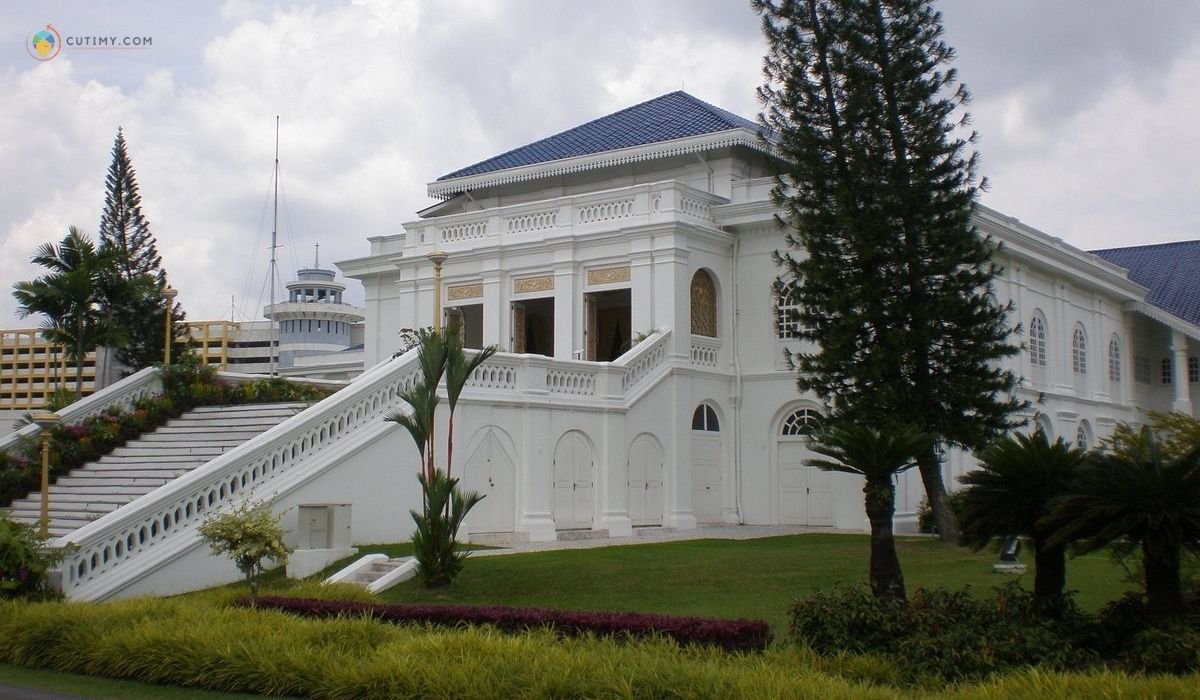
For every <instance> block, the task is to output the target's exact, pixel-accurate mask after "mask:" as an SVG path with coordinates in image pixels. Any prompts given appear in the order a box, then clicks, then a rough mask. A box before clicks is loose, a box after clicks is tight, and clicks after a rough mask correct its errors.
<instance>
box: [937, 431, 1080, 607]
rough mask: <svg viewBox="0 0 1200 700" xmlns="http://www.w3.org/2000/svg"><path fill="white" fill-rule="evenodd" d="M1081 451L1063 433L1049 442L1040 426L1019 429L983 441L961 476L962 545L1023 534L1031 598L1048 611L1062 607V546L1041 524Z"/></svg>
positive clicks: (979, 546)
mask: <svg viewBox="0 0 1200 700" xmlns="http://www.w3.org/2000/svg"><path fill="white" fill-rule="evenodd" d="M1084 456H1085V453H1084V451H1083V450H1080V449H1078V448H1075V447H1072V446H1070V445H1068V444H1066V443H1065V442H1063V440H1062V438H1058V439H1057V440H1055V441H1054V443H1051V442H1050V439H1049V438H1048V437H1046V434H1045V433H1044V432H1042V431H1041V430H1037V431H1036V432H1034V433H1033V434H1032V435H1025V434H1021V433H1018V434H1016V435H1014V436H1012V437H1004V438H1001V439H999V440H997V441H996V442H994V443H992V444H991V445H989V446H988V448H987V449H986V450H984V451H983V452H982V453H981V454H980V455H979V469H977V470H975V471H971V472H968V473H967V474H965V475H963V476H962V477H960V479H959V480H960V481H962V483H963V484H965V485H966V488H965V489H963V490H962V491H961V492H960V493H961V495H959V501H958V503H959V505H958V516H959V523H960V525H961V526H962V539H961V542H962V544H964V545H967V546H970V547H974V548H975V550H976V551H978V550H980V549H983V548H984V547H986V546H987V545H988V544H990V543H991V542H992V541H993V540H994V539H996V538H998V537H1006V536H1009V535H1022V536H1024V537H1028V538H1030V540H1031V542H1032V544H1033V550H1034V560H1035V561H1034V564H1035V566H1036V580H1035V582H1034V597H1035V598H1036V599H1037V601H1038V605H1039V607H1040V608H1041V610H1042V611H1043V612H1044V613H1045V614H1046V615H1049V616H1054V615H1057V614H1058V613H1059V612H1060V611H1061V610H1062V605H1063V602H1064V598H1063V592H1064V589H1065V587H1066V567H1067V562H1066V556H1067V552H1066V545H1065V544H1063V543H1054V544H1052V543H1051V541H1050V540H1051V535H1052V534H1053V532H1052V531H1051V530H1049V529H1048V528H1047V526H1046V524H1047V521H1046V516H1047V515H1048V514H1049V512H1050V503H1051V502H1052V501H1053V500H1054V499H1055V498H1058V497H1060V496H1063V495H1065V494H1067V493H1068V492H1069V491H1070V489H1071V485H1072V483H1073V482H1074V480H1075V478H1076V477H1077V475H1078V473H1079V469H1080V467H1081V465H1082V464H1083V461H1084Z"/></svg>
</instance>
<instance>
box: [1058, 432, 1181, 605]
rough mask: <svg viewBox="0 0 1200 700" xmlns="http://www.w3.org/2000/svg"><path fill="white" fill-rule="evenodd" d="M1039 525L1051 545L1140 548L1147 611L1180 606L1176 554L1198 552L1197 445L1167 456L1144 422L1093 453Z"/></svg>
mask: <svg viewBox="0 0 1200 700" xmlns="http://www.w3.org/2000/svg"><path fill="white" fill-rule="evenodd" d="M1045 524H1046V527H1047V528H1051V529H1053V530H1054V533H1055V534H1054V535H1053V537H1052V538H1051V543H1052V544H1060V545H1061V544H1067V543H1072V542H1073V543H1075V546H1076V547H1077V548H1078V549H1079V550H1080V551H1081V552H1093V551H1096V550H1098V549H1102V548H1105V547H1111V548H1113V549H1114V550H1115V551H1116V552H1117V553H1119V554H1120V553H1125V554H1128V553H1132V552H1133V551H1135V550H1136V549H1137V548H1138V547H1140V548H1141V550H1142V565H1143V569H1144V576H1145V584H1146V599H1147V606H1148V607H1149V610H1150V612H1151V613H1154V614H1156V615H1170V614H1176V613H1179V612H1181V611H1183V609H1184V605H1183V591H1182V586H1181V581H1180V554H1181V552H1182V550H1184V549H1188V550H1192V551H1200V445H1198V444H1193V445H1192V446H1191V447H1190V448H1189V449H1188V450H1186V451H1184V452H1182V454H1179V455H1178V456H1174V457H1169V456H1167V455H1166V454H1164V452H1163V449H1162V445H1161V443H1160V441H1159V439H1158V437H1157V436H1156V435H1155V434H1154V433H1153V431H1151V430H1150V429H1149V428H1143V429H1142V431H1141V432H1140V433H1139V434H1138V436H1137V437H1136V438H1135V439H1132V440H1129V441H1126V442H1124V444H1122V445H1121V447H1120V448H1119V449H1117V450H1115V451H1112V452H1103V453H1099V454H1095V455H1092V456H1091V457H1090V458H1089V459H1088V461H1087V463H1086V464H1085V465H1084V467H1083V468H1082V469H1081V470H1080V473H1079V477H1078V479H1077V480H1076V482H1075V486H1074V488H1073V489H1072V491H1071V493H1069V494H1067V495H1065V496H1062V497H1060V498H1058V499H1056V500H1055V501H1054V502H1053V503H1052V504H1051V512H1050V515H1049V516H1048V517H1047V519H1046V523H1045Z"/></svg>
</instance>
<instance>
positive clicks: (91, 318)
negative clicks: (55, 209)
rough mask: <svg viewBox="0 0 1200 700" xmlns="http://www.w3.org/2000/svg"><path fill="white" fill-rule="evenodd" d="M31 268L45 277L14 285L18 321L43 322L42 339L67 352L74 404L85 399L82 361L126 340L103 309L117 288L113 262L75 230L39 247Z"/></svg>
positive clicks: (117, 278) (118, 283)
mask: <svg viewBox="0 0 1200 700" xmlns="http://www.w3.org/2000/svg"><path fill="white" fill-rule="evenodd" d="M33 262H34V263H35V264H36V265H39V266H41V267H43V268H45V269H46V270H47V273H46V274H44V275H42V276H41V277H38V278H37V279H35V280H30V281H24V282H17V283H16V284H14V285H13V297H14V298H16V300H17V304H18V306H17V314H18V315H20V317H21V318H25V317H26V316H31V315H33V314H41V315H42V316H44V317H45V318H44V320H43V321H42V326H41V327H42V335H44V336H45V337H46V339H47V340H49V341H50V342H52V343H56V344H59V345H62V346H63V347H64V348H66V352H67V357H68V358H69V359H70V360H71V361H73V362H74V363H75V398H76V399H78V398H79V397H81V396H82V395H83V358H84V355H86V354H87V353H88V352H90V351H91V350H94V349H95V348H97V347H99V346H101V345H113V346H120V345H121V344H122V343H123V342H124V339H125V338H124V333H123V332H122V330H121V329H120V328H119V327H118V326H116V325H115V324H113V323H112V321H111V317H110V315H109V314H107V313H106V311H105V309H104V300H105V299H106V298H108V295H109V294H111V293H113V290H114V289H115V288H116V287H117V286H119V285H120V281H119V277H118V275H117V274H116V262H115V259H114V258H113V257H112V256H111V255H109V254H106V253H103V252H100V251H98V250H97V249H96V245H95V244H94V243H93V242H92V240H91V239H90V238H88V236H87V235H86V234H84V233H82V232H81V231H80V230H79V229H77V228H75V227H74V226H72V227H70V229H68V231H67V235H66V236H65V237H64V238H63V239H62V241H61V242H60V243H59V244H58V246H55V245H54V244H53V243H45V244H43V245H42V246H40V247H39V248H38V249H37V252H36V254H35V255H34V256H33Z"/></svg>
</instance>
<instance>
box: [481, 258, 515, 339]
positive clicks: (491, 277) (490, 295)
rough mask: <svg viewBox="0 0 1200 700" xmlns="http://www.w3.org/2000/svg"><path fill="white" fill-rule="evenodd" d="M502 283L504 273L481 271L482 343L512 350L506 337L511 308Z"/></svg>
mask: <svg viewBox="0 0 1200 700" xmlns="http://www.w3.org/2000/svg"><path fill="white" fill-rule="evenodd" d="M504 283H505V279H504V275H503V274H501V273H500V272H498V271H497V272H485V273H483V344H484V345H496V346H499V347H500V348H503V349H504V350H506V351H508V350H512V345H511V343H510V342H509V337H508V335H509V334H508V327H509V324H510V323H512V310H511V309H510V308H509V306H508V295H507V294H505V293H504V291H505V290H504Z"/></svg>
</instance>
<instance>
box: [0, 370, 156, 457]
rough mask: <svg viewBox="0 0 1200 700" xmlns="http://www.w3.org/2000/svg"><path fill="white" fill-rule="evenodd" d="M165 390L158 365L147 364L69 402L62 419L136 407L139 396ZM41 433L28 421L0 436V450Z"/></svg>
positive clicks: (39, 429)
mask: <svg viewBox="0 0 1200 700" xmlns="http://www.w3.org/2000/svg"><path fill="white" fill-rule="evenodd" d="M160 393H162V380H161V378H160V377H159V373H158V369H157V368H155V367H147V368H145V369H143V370H140V371H138V372H135V373H134V374H131V375H129V376H128V377H126V378H124V379H122V380H121V381H119V382H117V383H116V384H113V385H111V386H107V387H104V388H103V389H101V390H100V391H97V392H96V393H94V394H92V395H91V396H85V397H84V398H82V399H80V400H78V401H76V402H74V403H72V404H71V405H70V406H67V407H65V408H63V409H62V410H60V411H58V412H57V413H58V417H59V419H60V420H61V421H62V422H64V423H77V422H79V421H81V420H84V419H86V418H91V417H93V416H98V415H100V414H102V413H104V412H106V411H108V409H109V408H112V407H113V406H119V407H120V408H123V409H129V408H132V407H133V404H134V403H135V402H137V401H138V400H140V399H144V398H148V397H151V396H157V395H159V394H160ZM40 434H41V428H39V427H37V426H36V425H27V426H25V427H23V428H21V429H20V430H18V431H16V432H15V433H10V434H9V435H7V436H5V437H3V438H0V452H8V451H9V450H11V449H13V448H15V447H16V446H17V444H18V442H19V441H20V439H21V438H23V437H29V438H32V437H36V436H37V435H40Z"/></svg>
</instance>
